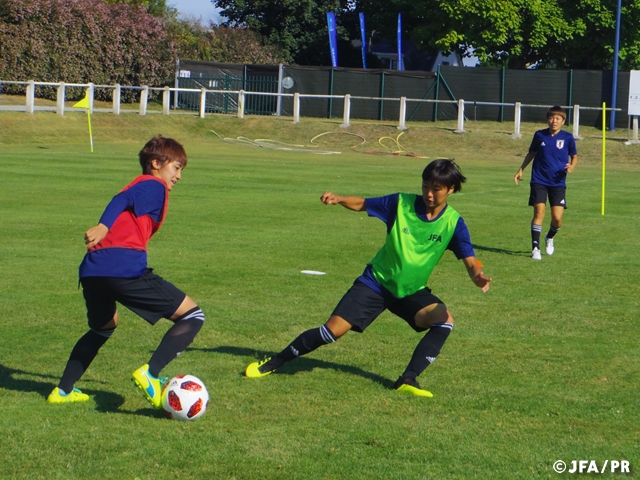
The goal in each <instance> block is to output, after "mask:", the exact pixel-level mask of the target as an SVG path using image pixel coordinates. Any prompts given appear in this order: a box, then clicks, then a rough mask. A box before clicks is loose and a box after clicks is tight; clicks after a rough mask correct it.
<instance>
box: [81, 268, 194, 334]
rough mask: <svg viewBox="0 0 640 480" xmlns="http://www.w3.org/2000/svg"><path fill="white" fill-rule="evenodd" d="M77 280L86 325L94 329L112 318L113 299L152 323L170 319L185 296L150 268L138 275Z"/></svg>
mask: <svg viewBox="0 0 640 480" xmlns="http://www.w3.org/2000/svg"><path fill="white" fill-rule="evenodd" d="M80 282H81V283H82V294H83V295H84V300H85V303H86V304H87V319H88V321H89V327H90V328H93V329H96V330H100V329H101V328H102V327H104V326H105V325H106V324H107V323H109V321H110V320H111V319H112V318H113V316H114V315H115V313H116V302H118V303H121V304H122V305H124V306H125V307H127V308H128V309H129V310H131V311H133V312H134V313H137V314H138V315H140V316H141V317H142V318H144V319H145V320H146V321H147V322H149V323H150V324H151V325H154V324H155V323H156V322H157V321H158V320H160V319H161V318H171V316H172V315H173V314H174V313H175V312H176V310H178V307H179V306H180V304H181V303H182V302H183V300H184V299H185V297H186V296H187V295H186V294H185V293H184V292H183V291H181V290H180V289H179V288H177V287H176V286H175V285H173V284H172V283H170V282H167V281H166V280H165V279H163V278H162V277H160V276H159V275H156V274H155V273H153V272H152V269H150V268H148V269H147V270H146V271H145V273H144V274H143V275H142V276H141V277H136V278H114V277H86V278H83V279H81V280H80Z"/></svg>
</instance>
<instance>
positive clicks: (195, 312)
mask: <svg viewBox="0 0 640 480" xmlns="http://www.w3.org/2000/svg"><path fill="white" fill-rule="evenodd" d="M184 320H199V321H201V322H204V320H205V316H204V312H203V311H202V310H201V309H200V307H199V306H198V305H196V306H195V307H193V308H191V309H189V310H187V311H186V312H185V313H183V314H182V315H180V316H179V317H178V318H176V319H175V320H173V321H174V322H175V323H178V322H181V321H184Z"/></svg>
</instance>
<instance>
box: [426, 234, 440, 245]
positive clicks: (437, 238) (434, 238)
mask: <svg viewBox="0 0 640 480" xmlns="http://www.w3.org/2000/svg"><path fill="white" fill-rule="evenodd" d="M429 240H430V241H432V242H440V243H442V237H441V236H440V235H438V234H437V233H432V234H431V235H429Z"/></svg>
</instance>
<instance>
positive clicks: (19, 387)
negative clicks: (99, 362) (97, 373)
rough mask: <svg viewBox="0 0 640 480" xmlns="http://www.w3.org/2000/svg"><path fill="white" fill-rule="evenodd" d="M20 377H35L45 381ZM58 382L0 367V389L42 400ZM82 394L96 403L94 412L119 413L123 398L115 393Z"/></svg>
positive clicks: (43, 375)
mask: <svg viewBox="0 0 640 480" xmlns="http://www.w3.org/2000/svg"><path fill="white" fill-rule="evenodd" d="M20 377H35V378H37V379H44V380H47V381H41V380H34V379H32V378H20ZM58 380H59V378H58V377H55V376H53V375H46V374H41V373H35V372H28V371H26V370H18V369H15V368H10V367H7V366H5V365H0V388H4V389H7V390H16V391H18V392H35V393H37V394H39V395H40V396H41V397H42V398H43V400H45V399H46V398H47V396H48V395H49V393H51V390H53V388H54V387H55V386H56V384H57V383H58ZM94 382H95V381H94ZM99 383H101V382H99ZM83 392H84V393H86V394H87V395H90V396H92V397H93V400H94V401H95V403H96V410H97V411H99V412H117V411H119V410H118V408H119V407H120V405H122V404H123V403H124V397H123V396H122V395H118V394H116V393H112V392H105V391H103V390H91V389H83Z"/></svg>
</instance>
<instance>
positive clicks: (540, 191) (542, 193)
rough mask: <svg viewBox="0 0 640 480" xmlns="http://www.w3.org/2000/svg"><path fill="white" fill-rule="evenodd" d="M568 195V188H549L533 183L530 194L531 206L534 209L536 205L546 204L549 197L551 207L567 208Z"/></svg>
mask: <svg viewBox="0 0 640 480" xmlns="http://www.w3.org/2000/svg"><path fill="white" fill-rule="evenodd" d="M566 193H567V187H547V186H545V185H540V184H539V183H532V184H531V192H530V193H529V206H531V207H533V206H534V205H535V204H536V203H544V204H546V203H547V197H549V205H550V206H552V207H564V208H567V200H566V198H565V194H566Z"/></svg>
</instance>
